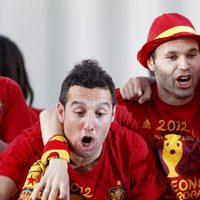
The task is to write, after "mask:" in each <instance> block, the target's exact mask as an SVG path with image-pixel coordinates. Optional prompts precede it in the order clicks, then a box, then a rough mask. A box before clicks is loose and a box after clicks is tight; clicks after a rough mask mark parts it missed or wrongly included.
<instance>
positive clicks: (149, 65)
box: [147, 56, 155, 72]
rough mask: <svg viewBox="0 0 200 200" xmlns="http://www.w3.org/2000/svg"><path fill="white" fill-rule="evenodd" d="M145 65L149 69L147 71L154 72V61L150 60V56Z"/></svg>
mask: <svg viewBox="0 0 200 200" xmlns="http://www.w3.org/2000/svg"><path fill="white" fill-rule="evenodd" d="M147 65H148V67H149V69H150V70H151V71H152V72H154V70H155V68H154V65H155V63H154V59H153V58H152V56H150V58H149V59H148V60H147Z"/></svg>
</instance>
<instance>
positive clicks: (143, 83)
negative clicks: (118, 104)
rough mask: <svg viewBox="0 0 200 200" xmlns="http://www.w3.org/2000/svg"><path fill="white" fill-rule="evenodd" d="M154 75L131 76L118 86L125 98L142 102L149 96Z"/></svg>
mask: <svg viewBox="0 0 200 200" xmlns="http://www.w3.org/2000/svg"><path fill="white" fill-rule="evenodd" d="M155 81H156V80H155V78H154V77H133V78H130V79H129V80H128V82H127V83H125V84H124V85H123V86H122V87H121V88H120V93H121V96H122V98H123V99H125V100H136V101H138V103H140V104H142V103H144V102H145V101H148V100H149V99H150V98H151V93H152V91H151V85H152V84H153V83H155Z"/></svg>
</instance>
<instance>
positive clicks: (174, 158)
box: [162, 134, 183, 178]
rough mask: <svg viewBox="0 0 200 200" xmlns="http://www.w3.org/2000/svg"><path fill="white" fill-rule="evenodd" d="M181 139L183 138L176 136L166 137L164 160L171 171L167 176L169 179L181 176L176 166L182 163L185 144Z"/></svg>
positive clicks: (163, 152)
mask: <svg viewBox="0 0 200 200" xmlns="http://www.w3.org/2000/svg"><path fill="white" fill-rule="evenodd" d="M180 138H181V136H180V135H176V134H168V135H165V141H164V143H163V150H162V158H163V160H164V162H165V164H166V166H167V167H168V170H169V172H168V175H167V177H168V178H173V177H178V176H179V174H178V172H177V170H176V166H177V165H178V163H179V162H180V160H181V158H182V155H183V144H182V141H181V140H180Z"/></svg>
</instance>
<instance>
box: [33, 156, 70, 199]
mask: <svg viewBox="0 0 200 200" xmlns="http://www.w3.org/2000/svg"><path fill="white" fill-rule="evenodd" d="M67 168H68V164H67V162H66V161H65V160H62V159H57V158H55V159H53V158H52V159H51V160H50V162H49V167H48V168H47V170H46V172H45V174H44V176H43V177H42V178H41V180H40V182H39V183H38V185H37V186H36V188H35V189H34V191H33V194H32V200H36V199H37V198H36V197H37V194H38V193H39V192H40V190H44V191H43V194H42V200H46V199H48V200H56V198H57V195H58V194H59V195H58V198H59V199H63V200H70V192H69V175H68V171H67Z"/></svg>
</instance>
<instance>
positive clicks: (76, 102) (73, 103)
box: [71, 101, 110, 108]
mask: <svg viewBox="0 0 200 200" xmlns="http://www.w3.org/2000/svg"><path fill="white" fill-rule="evenodd" d="M78 104H82V105H85V103H84V102H83V101H73V102H72V103H71V106H73V105H78ZM104 105H105V106H108V107H109V108H110V104H109V103H108V102H100V103H99V104H97V106H98V107H100V106H104Z"/></svg>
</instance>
